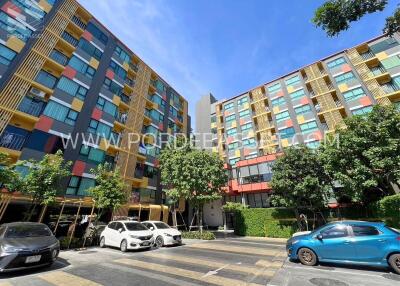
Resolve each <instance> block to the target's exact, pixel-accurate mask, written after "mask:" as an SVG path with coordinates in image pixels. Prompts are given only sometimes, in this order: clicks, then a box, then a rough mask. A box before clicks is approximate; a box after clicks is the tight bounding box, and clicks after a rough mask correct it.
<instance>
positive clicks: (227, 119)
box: [225, 114, 236, 122]
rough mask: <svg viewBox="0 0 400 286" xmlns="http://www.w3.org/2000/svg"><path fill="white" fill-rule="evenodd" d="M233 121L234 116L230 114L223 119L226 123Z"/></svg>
mask: <svg viewBox="0 0 400 286" xmlns="http://www.w3.org/2000/svg"><path fill="white" fill-rule="evenodd" d="M233 120H236V116H235V114H232V115H229V116H227V117H225V121H226V122H230V121H233Z"/></svg>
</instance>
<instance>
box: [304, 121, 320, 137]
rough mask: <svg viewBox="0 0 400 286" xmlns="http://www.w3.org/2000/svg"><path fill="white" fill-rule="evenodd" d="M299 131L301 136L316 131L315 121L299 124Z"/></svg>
mask: <svg viewBox="0 0 400 286" xmlns="http://www.w3.org/2000/svg"><path fill="white" fill-rule="evenodd" d="M300 129H301V132H302V133H303V134H305V133H310V132H313V131H315V130H318V125H317V122H316V121H310V122H307V123H303V124H300Z"/></svg>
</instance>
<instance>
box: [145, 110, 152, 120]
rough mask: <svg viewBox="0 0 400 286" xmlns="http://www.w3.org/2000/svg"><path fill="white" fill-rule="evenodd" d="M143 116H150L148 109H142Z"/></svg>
mask: <svg viewBox="0 0 400 286" xmlns="http://www.w3.org/2000/svg"><path fill="white" fill-rule="evenodd" d="M144 116H147V117H148V118H151V116H150V110H148V109H145V110H144Z"/></svg>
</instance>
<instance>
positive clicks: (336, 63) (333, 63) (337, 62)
mask: <svg viewBox="0 0 400 286" xmlns="http://www.w3.org/2000/svg"><path fill="white" fill-rule="evenodd" d="M344 63H346V60H345V59H344V58H338V59H336V60H333V61H330V62H328V63H327V64H326V65H327V66H328V68H329V69H333V68H334V67H337V66H341V65H343V64H344Z"/></svg>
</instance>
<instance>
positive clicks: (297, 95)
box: [289, 89, 306, 100]
mask: <svg viewBox="0 0 400 286" xmlns="http://www.w3.org/2000/svg"><path fill="white" fill-rule="evenodd" d="M305 95H306V94H305V93H304V89H300V90H297V91H295V92H292V93H289V96H290V98H291V99H292V100H295V99H299V98H301V97H303V96H305Z"/></svg>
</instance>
